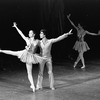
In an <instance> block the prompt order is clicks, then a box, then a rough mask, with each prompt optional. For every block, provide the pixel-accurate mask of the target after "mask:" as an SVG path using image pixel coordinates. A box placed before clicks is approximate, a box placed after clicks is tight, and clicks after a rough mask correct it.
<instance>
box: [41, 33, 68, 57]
mask: <svg viewBox="0 0 100 100" xmlns="http://www.w3.org/2000/svg"><path fill="white" fill-rule="evenodd" d="M66 37H67V34H63V35H61V36H59V37H58V38H54V39H47V41H46V43H43V41H42V40H41V41H40V46H41V49H42V50H41V51H42V56H43V57H46V58H51V47H52V44H53V43H55V42H58V41H60V40H62V39H64V38H66Z"/></svg>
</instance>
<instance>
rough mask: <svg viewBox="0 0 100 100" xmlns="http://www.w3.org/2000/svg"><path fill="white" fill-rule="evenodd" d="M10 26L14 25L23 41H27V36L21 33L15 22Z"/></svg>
mask: <svg viewBox="0 0 100 100" xmlns="http://www.w3.org/2000/svg"><path fill="white" fill-rule="evenodd" d="M12 27H15V28H16V30H17V31H18V33H19V34H20V35H21V37H22V38H23V39H24V40H25V41H27V37H26V36H25V35H24V34H23V33H22V31H21V30H20V29H19V28H18V27H17V24H16V22H14V23H13V26H12Z"/></svg>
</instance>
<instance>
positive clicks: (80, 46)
mask: <svg viewBox="0 0 100 100" xmlns="http://www.w3.org/2000/svg"><path fill="white" fill-rule="evenodd" d="M67 18H68V20H69V21H70V23H71V24H72V25H73V27H74V28H75V29H76V30H77V37H78V40H77V41H76V43H75V45H74V47H73V49H75V50H76V51H78V53H79V56H78V57H77V60H76V61H75V63H74V66H73V67H74V68H75V67H76V65H77V64H78V62H79V61H80V60H81V61H82V64H83V66H82V67H81V68H82V69H83V68H85V61H84V57H83V54H84V52H86V51H87V50H90V48H89V46H88V44H87V43H86V42H85V41H84V36H85V35H86V34H89V35H99V34H95V33H91V32H88V31H87V30H84V29H83V27H82V26H81V25H80V24H78V26H75V24H74V23H73V22H72V21H71V19H70V14H69V15H68V16H67Z"/></svg>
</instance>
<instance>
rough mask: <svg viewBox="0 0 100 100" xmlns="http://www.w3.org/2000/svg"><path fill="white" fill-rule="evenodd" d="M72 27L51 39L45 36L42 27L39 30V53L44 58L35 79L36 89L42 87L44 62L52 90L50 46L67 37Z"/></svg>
mask: <svg viewBox="0 0 100 100" xmlns="http://www.w3.org/2000/svg"><path fill="white" fill-rule="evenodd" d="M71 32H72V29H71V30H70V31H69V32H68V33H65V34H63V35H61V36H59V37H58V38H53V39H47V38H46V30H45V29H42V30H41V31H40V38H41V39H42V40H40V47H41V50H42V52H41V55H42V57H44V58H46V59H45V60H44V61H43V62H41V63H40V69H39V74H38V80H37V85H36V90H39V89H42V81H43V71H44V65H45V64H46V66H47V68H48V74H49V82H50V88H51V90H54V89H55V88H54V77H53V72H52V57H51V47H52V44H53V43H56V42H58V41H60V40H63V39H65V38H66V37H68V35H71V34H72V33H71Z"/></svg>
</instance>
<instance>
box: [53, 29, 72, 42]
mask: <svg viewBox="0 0 100 100" xmlns="http://www.w3.org/2000/svg"><path fill="white" fill-rule="evenodd" d="M71 32H72V29H71V30H70V31H69V32H68V33H65V34H63V35H61V36H59V37H57V38H55V39H51V40H52V42H53V43H54V42H58V41H60V40H63V39H65V38H66V37H67V36H68V35H71V34H72V33H71Z"/></svg>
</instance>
